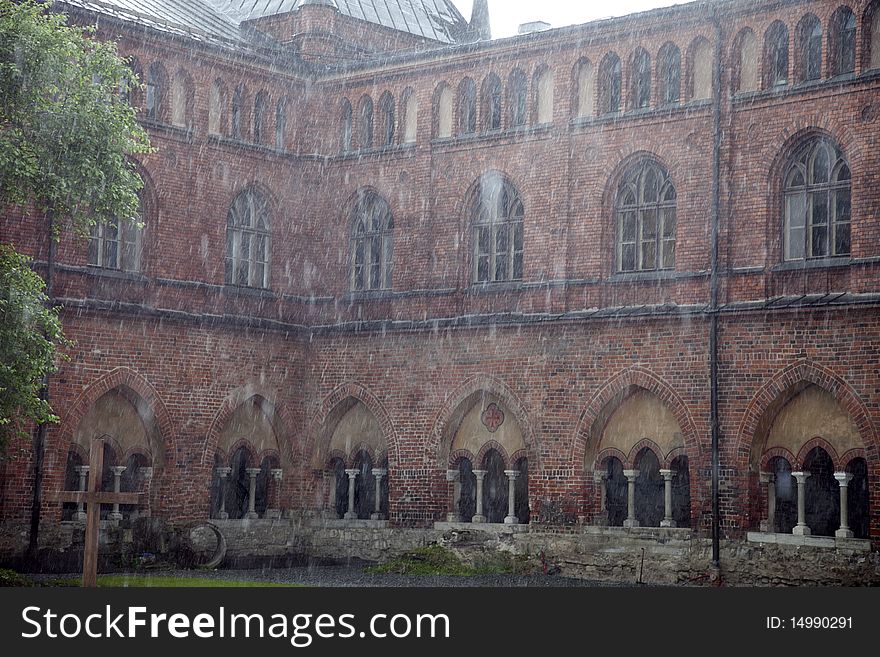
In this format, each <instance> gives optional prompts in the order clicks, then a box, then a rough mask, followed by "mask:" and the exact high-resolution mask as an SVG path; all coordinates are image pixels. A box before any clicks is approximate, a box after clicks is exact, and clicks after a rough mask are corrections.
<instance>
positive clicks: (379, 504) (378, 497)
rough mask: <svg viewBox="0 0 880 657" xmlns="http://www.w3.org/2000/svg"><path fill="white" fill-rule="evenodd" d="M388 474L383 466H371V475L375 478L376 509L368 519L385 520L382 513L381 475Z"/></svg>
mask: <svg viewBox="0 0 880 657" xmlns="http://www.w3.org/2000/svg"><path fill="white" fill-rule="evenodd" d="M387 474H388V470H386V469H385V468H373V476H374V477H375V478H376V496H375V497H376V510H375V511H374V512H373V513H372V514H371V515H370V520H385V516H384V515H382V493H381V490H382V477H384V476H385V475H387Z"/></svg>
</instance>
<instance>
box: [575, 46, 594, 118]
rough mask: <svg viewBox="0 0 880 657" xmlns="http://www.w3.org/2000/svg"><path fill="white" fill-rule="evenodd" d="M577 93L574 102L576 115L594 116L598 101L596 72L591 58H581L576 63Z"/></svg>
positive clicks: (576, 116)
mask: <svg viewBox="0 0 880 657" xmlns="http://www.w3.org/2000/svg"><path fill="white" fill-rule="evenodd" d="M572 77H573V78H574V81H575V85H576V88H575V94H574V98H573V102H572V106H573V107H574V116H575V118H578V119H583V118H586V117H588V116H593V112H594V111H595V110H594V107H595V102H596V72H595V70H594V68H593V64H592V62H590V60H589V59H581V60H580V61H578V63H577V64H575V70H574V74H573V76H572Z"/></svg>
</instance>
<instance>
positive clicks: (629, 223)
mask: <svg viewBox="0 0 880 657" xmlns="http://www.w3.org/2000/svg"><path fill="white" fill-rule="evenodd" d="M675 198H676V197H675V187H674V186H673V184H672V181H671V180H670V179H669V174H668V173H667V172H666V170H665V169H664V168H663V167H661V166H660V165H659V164H657V163H656V162H654V161H652V160H644V161H642V162H639V163H638V164H635V165H634V166H632V167H630V168H629V170H628V171H627V172H626V174H625V175H624V176H623V178H622V180H621V182H620V186H619V187H618V190H617V263H618V264H617V269H618V271H621V272H627V271H650V270H655V269H672V268H673V266H674V264H675Z"/></svg>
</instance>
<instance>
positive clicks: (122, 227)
mask: <svg viewBox="0 0 880 657" xmlns="http://www.w3.org/2000/svg"><path fill="white" fill-rule="evenodd" d="M145 213H146V208H145V204H144V192H143V191H141V192H140V193H139V194H138V215H139V219H142V218H143V217H144V215H145ZM143 251H144V228H143V226H142V225H141V226H139V225H138V224H137V223H135V222H133V221H110V222H107V223H95V224H94V225H92V227H91V229H90V234H89V246H88V264H89V265H90V266H91V267H99V268H101V269H113V270H116V271H123V272H132V273H137V272H140V271H141V268H142V267H143Z"/></svg>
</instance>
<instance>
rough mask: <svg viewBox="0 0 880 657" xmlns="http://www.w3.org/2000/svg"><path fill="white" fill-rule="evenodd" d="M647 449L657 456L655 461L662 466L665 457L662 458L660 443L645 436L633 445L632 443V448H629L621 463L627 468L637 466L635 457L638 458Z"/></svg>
mask: <svg viewBox="0 0 880 657" xmlns="http://www.w3.org/2000/svg"><path fill="white" fill-rule="evenodd" d="M645 450H648V451H650V452H653V453H654V456H656V457H657V463H659V464H660V467H661V468H662V467H663V463H664V462H665V459H664V458H663V450H662V449H661V448H660V445H658V444H657V443H655V442H654V441H653V440H650V439H648V438H645V439H644V440H640V441H639V442H637V443H636V444H635V445H633V447H632V449H631V450H629V454H627V456H626V460H625V461H624V462H623V464H624V465H625V466H626V467H627V468H637V467H638V464H637V463H636V459H638V458H639V457H640V456H641V454H642V452H644V451H645Z"/></svg>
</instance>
